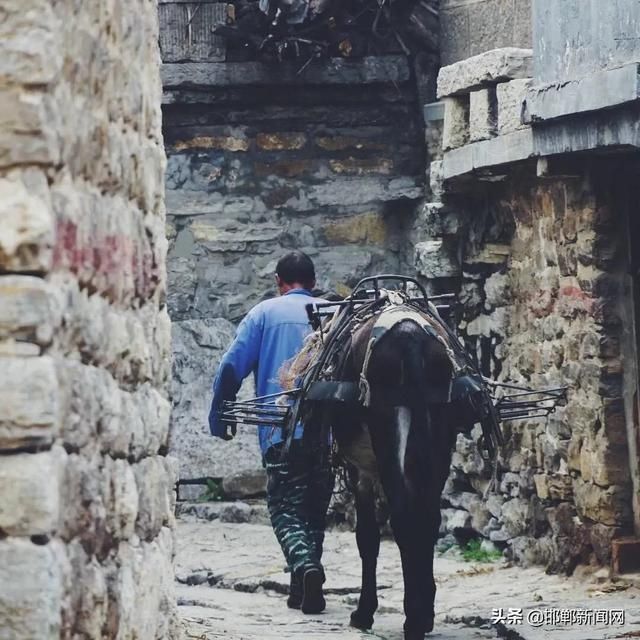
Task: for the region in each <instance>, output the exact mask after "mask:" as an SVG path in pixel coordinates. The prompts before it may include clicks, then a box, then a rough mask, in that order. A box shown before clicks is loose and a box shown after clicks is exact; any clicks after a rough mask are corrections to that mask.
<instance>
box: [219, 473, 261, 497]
mask: <svg viewBox="0 0 640 640" xmlns="http://www.w3.org/2000/svg"><path fill="white" fill-rule="evenodd" d="M222 491H223V493H224V496H225V498H231V499H233V500H236V499H238V498H253V497H256V496H263V495H264V494H265V493H266V491H267V475H266V473H265V471H264V469H260V470H255V471H245V472H244V473H234V474H231V475H228V476H225V477H224V478H223V480H222Z"/></svg>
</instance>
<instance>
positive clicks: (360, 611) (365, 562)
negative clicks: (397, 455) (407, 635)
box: [351, 480, 380, 629]
mask: <svg viewBox="0 0 640 640" xmlns="http://www.w3.org/2000/svg"><path fill="white" fill-rule="evenodd" d="M355 497H356V542H357V543H358V551H359V552H360V558H361V560H362V588H361V590H360V599H359V600H358V608H357V609H356V610H355V611H354V612H353V613H352V614H351V626H353V627H357V628H358V629H370V628H371V627H372V626H373V614H374V613H375V612H376V609H377V608H378V595H377V584H376V567H377V564H378V552H379V551H380V528H379V527H378V522H377V520H376V509H375V493H374V488H373V484H372V483H371V482H368V481H362V480H361V481H359V482H358V483H357V489H356V492H355Z"/></svg>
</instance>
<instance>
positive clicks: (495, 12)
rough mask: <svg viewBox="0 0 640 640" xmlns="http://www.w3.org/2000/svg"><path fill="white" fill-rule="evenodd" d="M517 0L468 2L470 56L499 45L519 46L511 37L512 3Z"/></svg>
mask: <svg viewBox="0 0 640 640" xmlns="http://www.w3.org/2000/svg"><path fill="white" fill-rule="evenodd" d="M519 1H520V0H516V2H513V1H512V0H483V2H470V3H468V5H467V6H468V8H469V25H470V29H469V55H470V56H475V55H477V54H481V53H484V52H485V51H489V50H492V49H496V48H501V47H511V46H521V45H520V43H516V42H514V39H513V26H514V17H515V16H514V13H515V11H514V9H515V7H514V5H515V4H518V2H519Z"/></svg>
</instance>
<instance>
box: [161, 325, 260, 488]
mask: <svg viewBox="0 0 640 640" xmlns="http://www.w3.org/2000/svg"><path fill="white" fill-rule="evenodd" d="M234 333H235V327H234V326H233V325H232V324H231V323H230V322H229V321H227V320H224V319H221V318H217V319H207V320H185V321H182V322H176V323H174V325H173V353H174V355H173V370H174V376H173V393H172V395H173V412H172V418H171V433H170V438H169V450H170V452H171V453H172V455H174V456H175V457H176V458H177V459H178V460H179V463H180V471H179V474H180V478H183V479H189V478H206V477H211V478H224V477H225V476H227V475H231V474H234V473H243V472H259V471H260V470H261V468H262V464H261V456H260V449H259V447H258V437H257V435H256V432H255V428H254V427H243V426H240V427H238V435H237V436H236V438H235V439H234V440H232V441H231V442H225V441H222V440H220V439H218V438H213V437H212V436H211V434H210V433H209V426H208V415H209V408H210V405H211V388H212V383H213V377H214V375H215V372H216V369H217V365H218V362H219V361H220V358H221V357H222V355H223V353H224V350H225V349H226V348H227V346H228V345H229V344H230V343H231V340H232V339H233V336H234ZM250 393H251V390H250V389H247V391H245V394H250ZM246 397H250V396H246Z"/></svg>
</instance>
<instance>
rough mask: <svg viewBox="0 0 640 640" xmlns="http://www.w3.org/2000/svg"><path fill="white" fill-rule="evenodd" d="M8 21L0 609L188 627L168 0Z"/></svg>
mask: <svg viewBox="0 0 640 640" xmlns="http://www.w3.org/2000/svg"><path fill="white" fill-rule="evenodd" d="M81 4H82V7H81V8H80V5H79V4H78V3H74V2H71V1H70V0H62V1H60V2H51V1H50V0H7V1H5V2H4V3H3V8H2V14H3V17H2V21H0V218H1V219H2V225H0V274H1V275H0V453H1V454H2V455H1V456H0V494H1V495H2V504H1V505H0V619H1V620H2V634H1V635H2V637H3V638H4V639H7V640H18V639H24V640H33V639H34V638H38V639H43V640H44V639H45V638H72V637H73V638H116V637H117V638H121V639H125V638H130V639H133V638H137V639H143V638H146V639H153V638H175V637H178V633H179V631H178V627H177V620H176V614H175V608H174V603H173V596H172V593H171V590H172V581H173V571H172V566H171V558H172V547H173V543H172V530H171V528H172V523H173V515H172V483H173V475H174V473H173V470H172V464H171V462H170V460H169V459H168V458H167V457H165V452H166V441H167V436H168V418H169V403H168V400H167V390H168V380H169V375H170V368H169V357H170V353H169V341H170V340H169V339H170V323H169V317H168V314H167V312H166V308H165V302H164V300H165V289H166V275H165V266H164V260H165V252H166V240H165V227H164V195H163V188H164V168H165V156H164V151H163V145H162V133H161V129H160V126H161V113H160V93H161V90H160V79H159V55H158V51H157V16H156V5H155V2H153V1H152V0H135V1H133V2H124V1H123V0H112V1H110V2H104V3H81Z"/></svg>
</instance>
